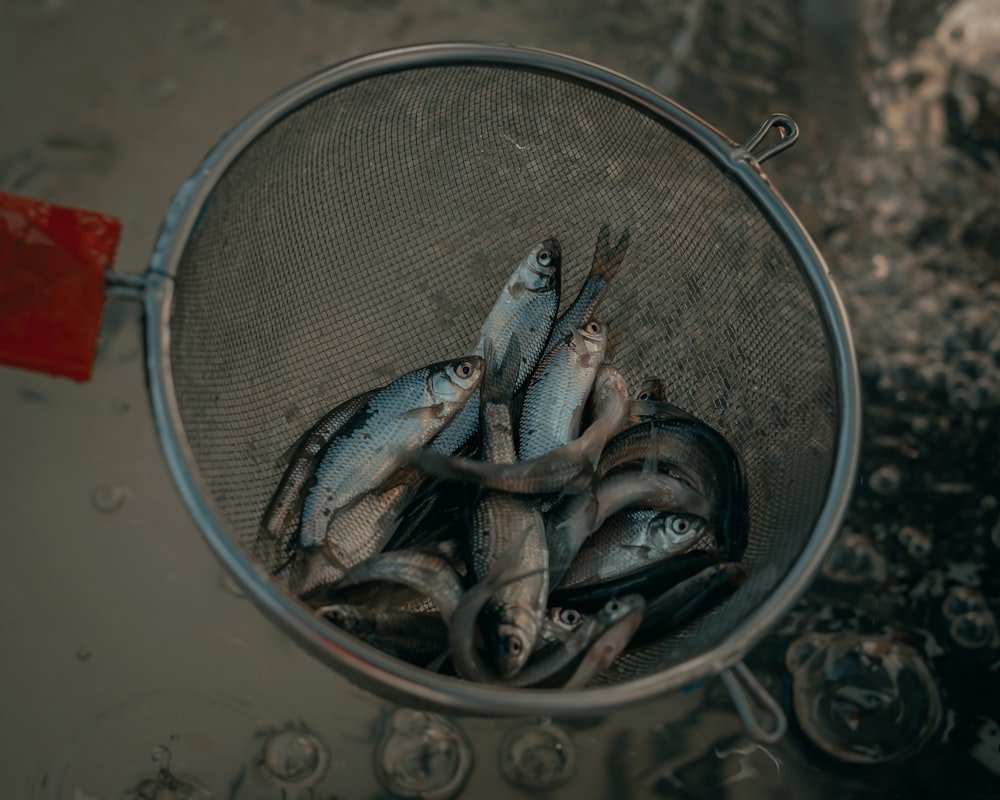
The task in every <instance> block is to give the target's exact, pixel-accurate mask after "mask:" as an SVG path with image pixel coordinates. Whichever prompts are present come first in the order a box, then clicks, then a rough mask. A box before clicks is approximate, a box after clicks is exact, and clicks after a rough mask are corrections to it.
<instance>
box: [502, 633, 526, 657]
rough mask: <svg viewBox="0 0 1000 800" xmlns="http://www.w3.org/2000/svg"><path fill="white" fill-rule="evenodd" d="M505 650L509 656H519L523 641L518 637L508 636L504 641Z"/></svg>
mask: <svg viewBox="0 0 1000 800" xmlns="http://www.w3.org/2000/svg"><path fill="white" fill-rule="evenodd" d="M503 649H504V650H505V651H506V653H507V654H508V655H511V656H517V655H520V654H521V650H522V649H523V648H522V645H521V640H520V639H518V638H517V637H516V636H508V637H506V638H505V639H504V640H503Z"/></svg>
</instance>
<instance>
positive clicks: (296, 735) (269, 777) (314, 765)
mask: <svg viewBox="0 0 1000 800" xmlns="http://www.w3.org/2000/svg"><path fill="white" fill-rule="evenodd" d="M328 763H329V754H328V753H327V750H326V747H325V746H324V745H323V742H322V741H320V739H319V737H317V736H316V735H315V734H313V733H312V732H311V731H307V730H304V729H302V728H298V727H295V726H288V727H286V728H283V729H281V730H278V731H275V732H274V733H272V734H271V735H270V736H268V738H267V739H266V741H265V742H264V747H263V750H262V751H261V754H260V758H259V759H258V762H257V766H258V770H259V773H260V775H261V777H262V778H263V779H264V780H265V781H266V782H267V783H268V784H270V785H271V786H275V787H278V788H282V789H284V788H289V787H295V786H305V785H307V784H310V783H315V782H316V781H318V780H319V779H320V778H322V777H323V774H324V772H325V771H326V767H327V764H328Z"/></svg>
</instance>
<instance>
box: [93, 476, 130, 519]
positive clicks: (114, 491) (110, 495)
mask: <svg viewBox="0 0 1000 800" xmlns="http://www.w3.org/2000/svg"><path fill="white" fill-rule="evenodd" d="M127 497H128V491H127V490H126V489H124V488H123V487H121V486H111V485H109V484H103V483H102V484H101V485H100V486H97V487H95V488H94V490H93V491H92V492H91V493H90V504H91V505H92V506H93V507H94V508H96V509H97V510H98V511H100V512H101V513H102V514H113V513H114V512H115V511H117V510H118V509H120V508H121V507H122V506H123V505H125V499H126V498H127Z"/></svg>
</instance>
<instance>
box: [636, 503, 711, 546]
mask: <svg viewBox="0 0 1000 800" xmlns="http://www.w3.org/2000/svg"><path fill="white" fill-rule="evenodd" d="M649 524H650V534H651V535H650V540H651V541H654V542H657V544H658V549H660V550H662V551H663V552H664V553H681V552H683V551H685V550H687V549H689V548H690V547H691V546H692V545H694V543H695V542H697V541H698V540H700V539H701V538H702V537H704V536H705V535H706V534H707V533H708V531H709V524H708V522H707V521H706V520H705V519H703V518H702V517H699V516H696V515H694V514H677V513H673V512H667V513H664V514H657V515H656V516H655V517H653V519H652V520H651V521H650V523H649Z"/></svg>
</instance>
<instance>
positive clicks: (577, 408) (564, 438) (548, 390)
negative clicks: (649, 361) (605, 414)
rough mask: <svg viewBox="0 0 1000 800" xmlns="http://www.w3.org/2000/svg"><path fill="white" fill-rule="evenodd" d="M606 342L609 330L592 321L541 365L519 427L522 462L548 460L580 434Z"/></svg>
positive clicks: (526, 401)
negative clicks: (539, 458) (537, 459)
mask: <svg viewBox="0 0 1000 800" xmlns="http://www.w3.org/2000/svg"><path fill="white" fill-rule="evenodd" d="M607 343H608V334H607V327H606V326H604V325H602V324H601V323H599V322H597V321H596V320H591V321H590V322H588V323H586V324H585V325H584V326H583V327H582V328H578V329H576V330H575V331H573V333H572V334H570V335H569V336H567V337H566V338H565V339H563V341H561V342H559V343H558V344H557V345H556V346H555V347H553V348H552V350H551V351H550V352H549V354H548V355H547V356H546V357H545V358H544V359H543V361H542V362H541V363H540V364H539V365H538V368H537V369H536V371H535V373H534V374H533V375H532V377H531V380H530V381H529V382H528V388H527V390H526V391H525V395H524V404H523V406H522V408H521V418H520V421H519V423H518V443H517V452H518V456H519V457H520V459H521V460H522V461H527V460H529V459H533V458H538V457H540V456H544V455H545V454H546V453H549V452H551V451H552V450H555V449H556V448H559V447H562V446H563V445H565V444H568V443H569V442H570V441H572V440H573V439H575V438H576V437H577V436H578V435H579V433H580V420H581V418H582V417H583V410H584V407H585V405H586V402H587V397H588V396H589V395H590V390H591V388H592V387H593V385H594V378H595V376H596V375H597V369H598V367H600V365H601V363H602V362H603V361H604V353H605V349H606V347H607Z"/></svg>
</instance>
